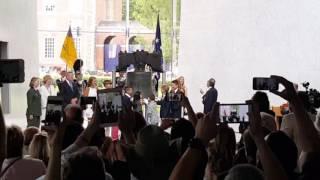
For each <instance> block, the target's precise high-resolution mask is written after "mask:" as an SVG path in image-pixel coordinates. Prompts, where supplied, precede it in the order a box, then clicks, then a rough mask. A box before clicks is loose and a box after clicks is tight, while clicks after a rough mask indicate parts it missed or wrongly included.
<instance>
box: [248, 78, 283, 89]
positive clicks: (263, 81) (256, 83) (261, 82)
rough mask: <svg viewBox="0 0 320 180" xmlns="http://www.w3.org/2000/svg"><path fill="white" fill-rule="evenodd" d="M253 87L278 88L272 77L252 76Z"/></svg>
mask: <svg viewBox="0 0 320 180" xmlns="http://www.w3.org/2000/svg"><path fill="white" fill-rule="evenodd" d="M253 89H254V90H278V89H279V84H278V83H277V81H276V80H274V79H272V78H264V77H262V78H258V77H255V78H253Z"/></svg>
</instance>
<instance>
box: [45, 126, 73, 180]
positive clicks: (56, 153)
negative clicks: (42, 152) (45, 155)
mask: <svg viewBox="0 0 320 180" xmlns="http://www.w3.org/2000/svg"><path fill="white" fill-rule="evenodd" d="M67 123H68V122H67V121H64V122H62V123H61V124H60V126H59V128H58V129H57V131H56V132H55V134H54V137H53V139H52V142H51V144H52V146H51V147H52V150H51V153H50V160H49V165H48V169H47V174H46V177H45V179H46V180H60V179H61V151H62V142H63V137H64V134H65V131H66V127H67Z"/></svg>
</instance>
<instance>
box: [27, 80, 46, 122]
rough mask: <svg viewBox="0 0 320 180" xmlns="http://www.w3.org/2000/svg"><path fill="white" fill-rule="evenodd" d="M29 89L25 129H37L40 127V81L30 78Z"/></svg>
mask: <svg viewBox="0 0 320 180" xmlns="http://www.w3.org/2000/svg"><path fill="white" fill-rule="evenodd" d="M29 87H30V89H29V90H28V92H27V103H28V107H27V113H26V115H27V123H28V125H27V127H30V126H34V127H37V128H39V126H40V116H41V114H42V112H41V94H40V91H39V88H40V79H39V78H37V77H33V78H31V81H30V84H29Z"/></svg>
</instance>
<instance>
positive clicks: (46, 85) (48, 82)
mask: <svg viewBox="0 0 320 180" xmlns="http://www.w3.org/2000/svg"><path fill="white" fill-rule="evenodd" d="M42 82H43V85H42V86H41V87H40V90H39V91H40V94H41V111H42V115H41V120H44V119H45V116H46V108H47V101H48V97H49V96H56V95H57V92H56V90H55V89H54V86H53V85H52V83H53V79H52V77H51V76H50V75H45V76H44V77H43V80H42Z"/></svg>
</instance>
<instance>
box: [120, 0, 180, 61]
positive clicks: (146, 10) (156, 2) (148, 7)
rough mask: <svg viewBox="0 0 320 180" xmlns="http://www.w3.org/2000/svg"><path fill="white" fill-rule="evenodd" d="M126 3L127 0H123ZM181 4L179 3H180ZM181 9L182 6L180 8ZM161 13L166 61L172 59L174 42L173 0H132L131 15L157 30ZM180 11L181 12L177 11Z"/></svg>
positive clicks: (132, 18) (133, 18)
mask: <svg viewBox="0 0 320 180" xmlns="http://www.w3.org/2000/svg"><path fill="white" fill-rule="evenodd" d="M178 2H180V1H179V0H178ZM123 4H125V0H124V1H123ZM178 6H179V5H178ZM178 9H180V8H178ZM158 13H159V14H160V27H161V39H162V51H163V56H164V59H165V60H166V61H170V60H171V56H172V55H171V53H172V44H171V34H172V33H171V32H172V1H171V0H130V17H131V20H135V21H138V22H140V23H141V24H143V25H144V26H146V27H148V28H149V29H152V30H154V31H155V29H156V24H157V16H158ZM177 13H179V12H177Z"/></svg>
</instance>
